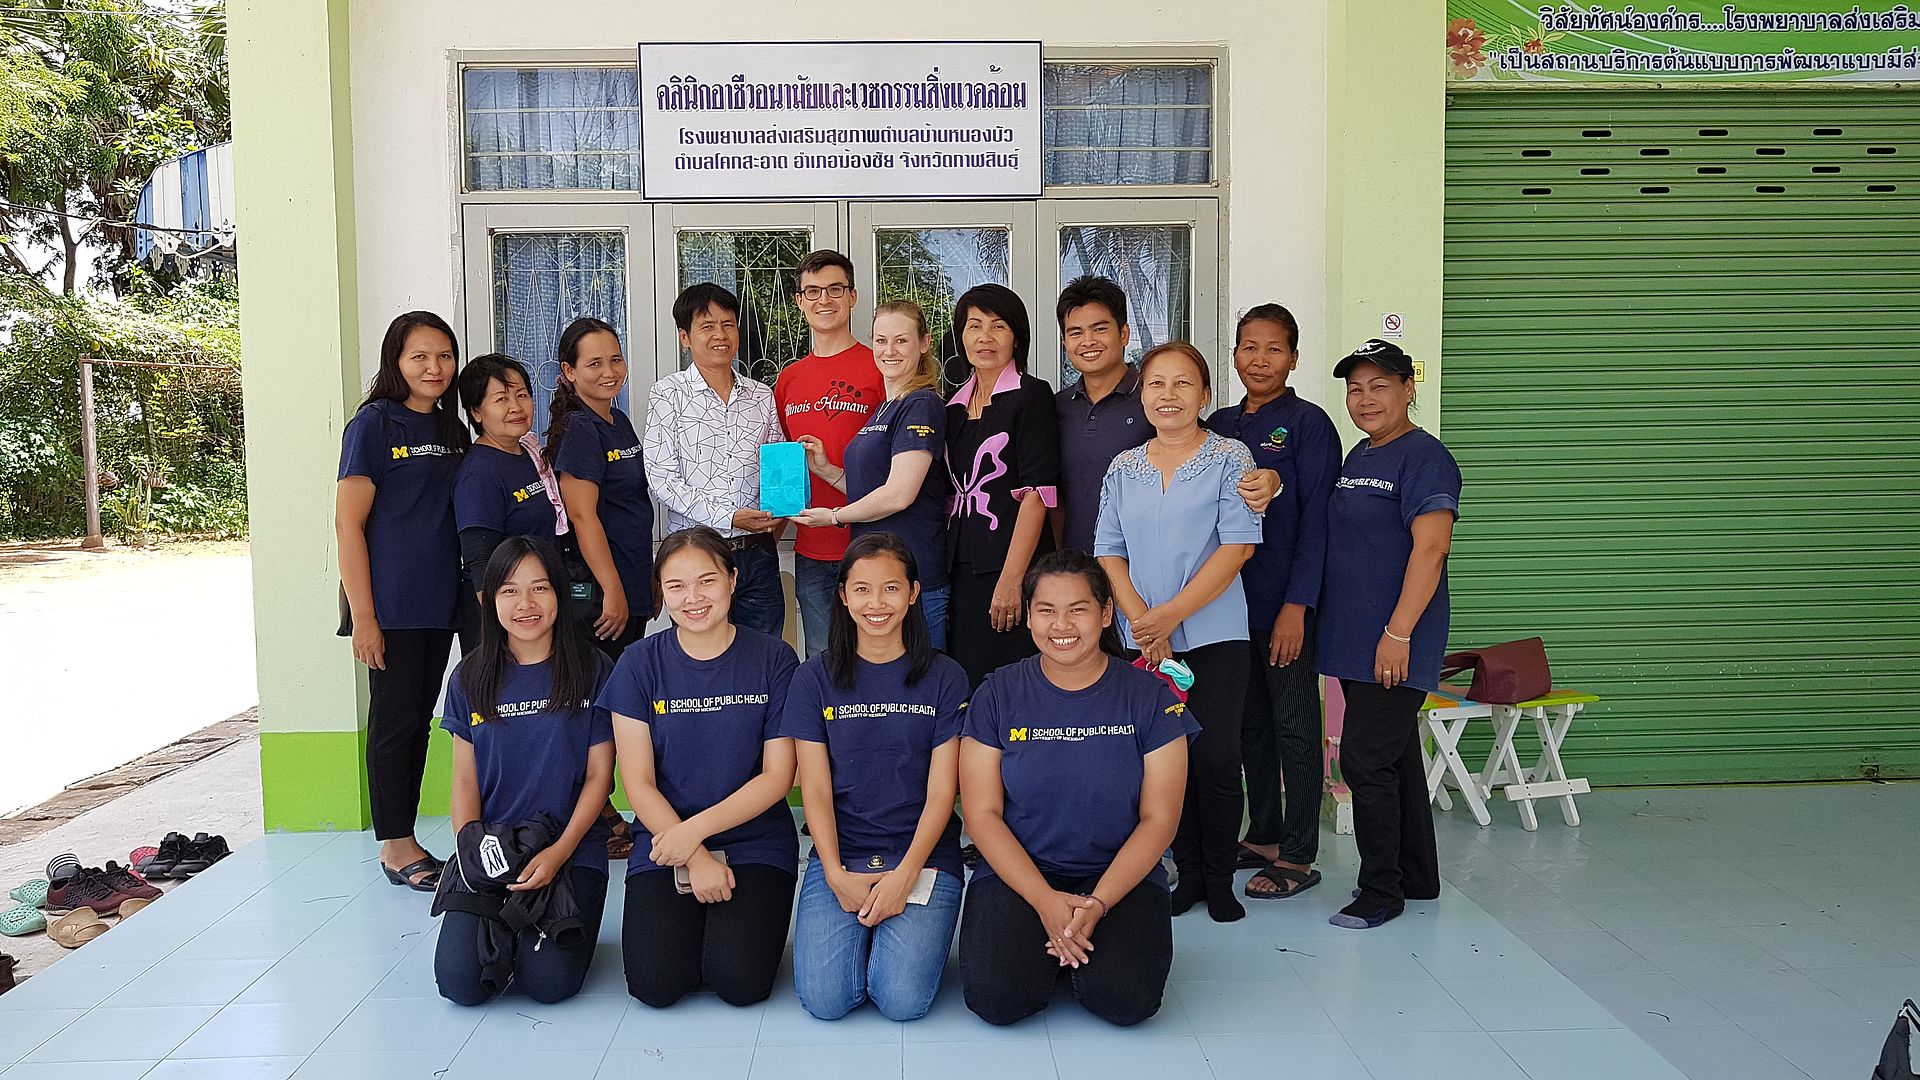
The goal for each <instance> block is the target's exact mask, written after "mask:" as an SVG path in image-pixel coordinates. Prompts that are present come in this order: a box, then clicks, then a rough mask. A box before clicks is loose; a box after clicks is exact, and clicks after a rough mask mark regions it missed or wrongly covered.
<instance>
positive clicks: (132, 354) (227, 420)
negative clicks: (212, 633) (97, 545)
mask: <svg viewBox="0 0 1920 1080" xmlns="http://www.w3.org/2000/svg"><path fill="white" fill-rule="evenodd" d="M8 339H10V340H8ZM83 356H91V357H99V358H102V359H112V360H141V361H185V362H190V363H199V364H220V365H225V366H226V367H228V368H230V369H231V370H229V371H199V370H181V369H163V368H134V367H104V366H96V367H95V368H94V372H93V391H94V416H95V418H96V421H97V424H98V437H99V453H100V471H101V476H102V478H103V485H102V486H103V488H105V490H103V491H102V493H101V500H100V501H101V517H102V523H101V524H102V528H103V529H104V530H105V531H108V532H113V533H116V534H119V535H122V536H123V537H125V538H127V539H129V540H138V539H140V538H142V537H144V536H147V535H169V534H181V533H215V534H221V535H242V534H244V533H245V531H246V469H245V457H244V451H245V438H244V428H243V425H242V414H241V399H240V377H239V368H240V329H239V294H238V291H237V286H236V285H235V284H234V283H233V282H231V281H214V282H206V283H200V284H191V285H185V286H181V287H179V288H176V289H174V290H173V291H171V292H169V293H166V294H164V295H162V294H160V293H159V292H157V291H156V290H153V289H151V288H142V287H140V286H139V284H138V282H136V287H135V289H134V292H133V294H132V295H131V296H129V297H128V298H127V299H125V300H113V299H107V298H100V297H88V296H78V295H76V296H57V295H49V294H48V293H47V291H46V290H45V289H43V288H41V287H40V286H39V285H38V284H37V283H34V282H30V281H26V280H23V279H21V278H18V277H7V276H0V539H22V538H26V539H38V538H46V537H56V536H77V535H79V534H80V533H82V532H84V531H85V527H86V511H85V493H84V490H83V487H84V483H85V478H84V465H83V461H82V457H81V448H80V365H79V362H80V358H81V357H83Z"/></svg>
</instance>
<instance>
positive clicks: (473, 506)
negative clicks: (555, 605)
mask: <svg viewBox="0 0 1920 1080" xmlns="http://www.w3.org/2000/svg"><path fill="white" fill-rule="evenodd" d="M459 385H460V405H461V407H462V408H464V409H466V411H467V422H468V423H469V424H470V425H472V427H473V446H472V447H470V448H469V449H468V450H467V454H466V457H465V458H463V459H462V460H461V462H460V473H459V476H458V478H457V479H456V480H455V481H454V486H453V521H454V525H455V527H457V528H458V529H459V530H460V562H461V564H462V565H463V566H464V567H465V568H466V579H467V585H468V587H469V588H471V589H472V590H474V591H475V592H479V591H480V578H481V575H482V574H484V573H485V572H486V569H487V560H488V559H490V558H492V557H493V549H494V548H496V547H499V546H500V541H502V540H504V539H506V538H507V537H509V536H533V537H538V538H540V539H543V540H548V541H551V540H553V539H554V538H555V537H556V536H558V535H559V534H560V532H561V531H563V530H562V529H561V528H560V527H559V514H558V513H557V507H556V505H555V501H554V499H553V498H552V497H551V495H550V494H549V491H548V488H547V485H546V482H545V480H544V479H543V477H542V474H543V473H545V475H546V476H548V477H551V476H552V475H553V474H552V470H549V469H547V468H546V467H545V465H546V462H545V461H544V460H543V459H542V458H541V456H540V449H539V443H538V436H533V437H531V438H529V434H530V432H531V431H532V430H533V388H532V384H531V382H530V380H529V379H528V378H527V369H526V368H525V367H523V366H521V364H520V361H518V360H515V359H514V358H513V357H511V356H508V355H506V354H505V353H487V354H486V355H485V356H476V357H474V358H473V359H471V360H469V361H467V364H466V366H465V367H463V368H461V369H460V380H459ZM556 487H557V485H556ZM555 584H556V585H557V586H558V587H560V588H565V587H566V586H567V582H566V581H565V580H564V579H563V580H561V581H558V582H556V583H555Z"/></svg>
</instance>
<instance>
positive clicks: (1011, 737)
mask: <svg viewBox="0 0 1920 1080" xmlns="http://www.w3.org/2000/svg"><path fill="white" fill-rule="evenodd" d="M1007 741H1008V742H1026V741H1027V729H1026V728H1023V727H1017V728H1008V729H1007Z"/></svg>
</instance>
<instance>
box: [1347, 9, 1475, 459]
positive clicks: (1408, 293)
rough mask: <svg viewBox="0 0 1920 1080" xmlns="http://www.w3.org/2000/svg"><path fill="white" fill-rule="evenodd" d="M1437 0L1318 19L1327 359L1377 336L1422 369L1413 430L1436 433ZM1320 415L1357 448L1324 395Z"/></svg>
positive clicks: (1441, 43)
mask: <svg viewBox="0 0 1920 1080" xmlns="http://www.w3.org/2000/svg"><path fill="white" fill-rule="evenodd" d="M1446 25H1447V12H1446V4H1445V2H1444V0H1344V2H1340V3H1334V4H1332V5H1331V6H1330V7H1329V9H1328V46H1327V53H1328V55H1327V103H1328V104H1327V108H1328V117H1327V121H1328V122H1327V294H1328V295H1327V314H1328V319H1327V322H1328V338H1329V340H1328V342H1327V352H1326V355H1327V356H1328V358H1329V360H1333V359H1338V358H1339V357H1341V356H1344V355H1346V354H1347V353H1348V352H1349V351H1351V350H1352V349H1353V347H1354V346H1355V345H1358V344H1359V343H1360V342H1362V341H1365V340H1366V339H1368V338H1370V337H1380V336H1382V329H1381V319H1382V316H1384V315H1386V314H1388V313H1393V314H1397V315H1399V316H1401V318H1402V320H1403V323H1402V333H1403V334H1404V336H1403V337H1402V338H1401V339H1400V340H1399V341H1398V342H1397V343H1398V344H1399V345H1400V347H1401V348H1403V349H1405V350H1407V352H1408V353H1410V354H1411V355H1412V356H1413V358H1414V359H1415V360H1418V361H1420V362H1421V363H1422V364H1423V366H1424V368H1425V370H1424V372H1423V373H1422V376H1423V377H1422V379H1421V382H1420V386H1419V407H1418V408H1417V409H1416V410H1415V412H1414V419H1415V421H1416V422H1417V423H1419V424H1421V425H1422V426H1424V427H1427V428H1429V429H1431V430H1434V431H1438V430H1439V424H1440V296H1441V263H1442V246H1443V238H1444V235H1445V223H1444V212H1445V173H1444V168H1445V158H1446V92H1447V86H1446V71H1447V65H1446V48H1445V40H1446ZM1331 389H1332V395H1331V396H1332V401H1333V405H1332V407H1331V408H1330V409H1329V410H1328V411H1329V412H1330V413H1331V414H1332V415H1333V417H1334V421H1335V423H1336V424H1338V425H1339V427H1340V429H1341V431H1342V433H1343V434H1344V435H1345V436H1347V440H1346V441H1347V445H1349V446H1351V445H1352V440H1353V439H1354V438H1356V437H1358V432H1357V431H1355V429H1354V428H1353V426H1352V424H1351V423H1350V422H1349V421H1348V420H1347V416H1346V410H1345V409H1344V408H1342V407H1341V406H1340V405H1339V400H1340V397H1341V395H1342V394H1344V393H1345V388H1344V387H1338V386H1336V387H1332V388H1331Z"/></svg>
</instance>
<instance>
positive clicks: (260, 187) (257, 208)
mask: <svg viewBox="0 0 1920 1080" xmlns="http://www.w3.org/2000/svg"><path fill="white" fill-rule="evenodd" d="M227 21H228V38H227V43H228V62H229V65H230V71H231V75H232V88H233V130H234V166H233V171H234V189H235V195H236V199H237V203H238V206H237V209H236V217H237V224H238V226H239V257H240V265H241V267H242V268H243V274H244V279H243V282H242V288H241V300H240V331H241V356H242V362H243V365H244V368H245V375H244V389H245V395H246V415H247V488H248V512H249V515H250V518H251V528H252V539H253V603H254V627H255V630H254V633H255V647H256V655H257V658H258V660H257V662H258V666H259V675H260V730H261V735H260V774H261V788H262V798H263V801H264V804H265V811H266V826H267V828H268V829H276V828H284V829H329V828H337V829H363V828H366V827H367V825H368V824H369V821H370V817H369V814H368V809H367V789H366V772H365V770H364V769H363V768H362V766H361V746H362V743H363V741H364V738H365V734H364V731H363V730H362V729H363V726H364V724H365V719H364V718H365V716H366V708H365V705H366V673H365V670H364V669H363V668H361V667H360V666H359V665H357V664H356V663H355V662H354V660H353V656H352V653H351V651H350V650H349V649H348V647H347V644H346V642H344V641H342V640H340V639H339V638H338V637H336V636H335V635H334V629H335V612H336V610H337V603H336V599H335V597H336V595H337V593H336V590H337V588H338V576H337V574H336V572H335V569H334V566H335V564H334V543H333V492H334V479H335V472H336V468H337V465H338V462H339V453H340V433H341V430H342V428H343V427H344V426H345V423H346V418H347V417H348V416H350V415H351V409H352V406H353V405H354V404H355V403H357V402H358V399H359V396H360V392H361V378H360V363H359V355H358V352H359V345H358V342H359V311H358V309H357V302H356V297H357V291H358V285H357V281H356V270H355V251H356V245H355V239H354V222H353V144H352V134H351V133H352V128H351V125H350V123H349V116H348V93H347V66H348V65H347V60H348V56H347V3H346V0H229V3H228V5H227Z"/></svg>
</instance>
